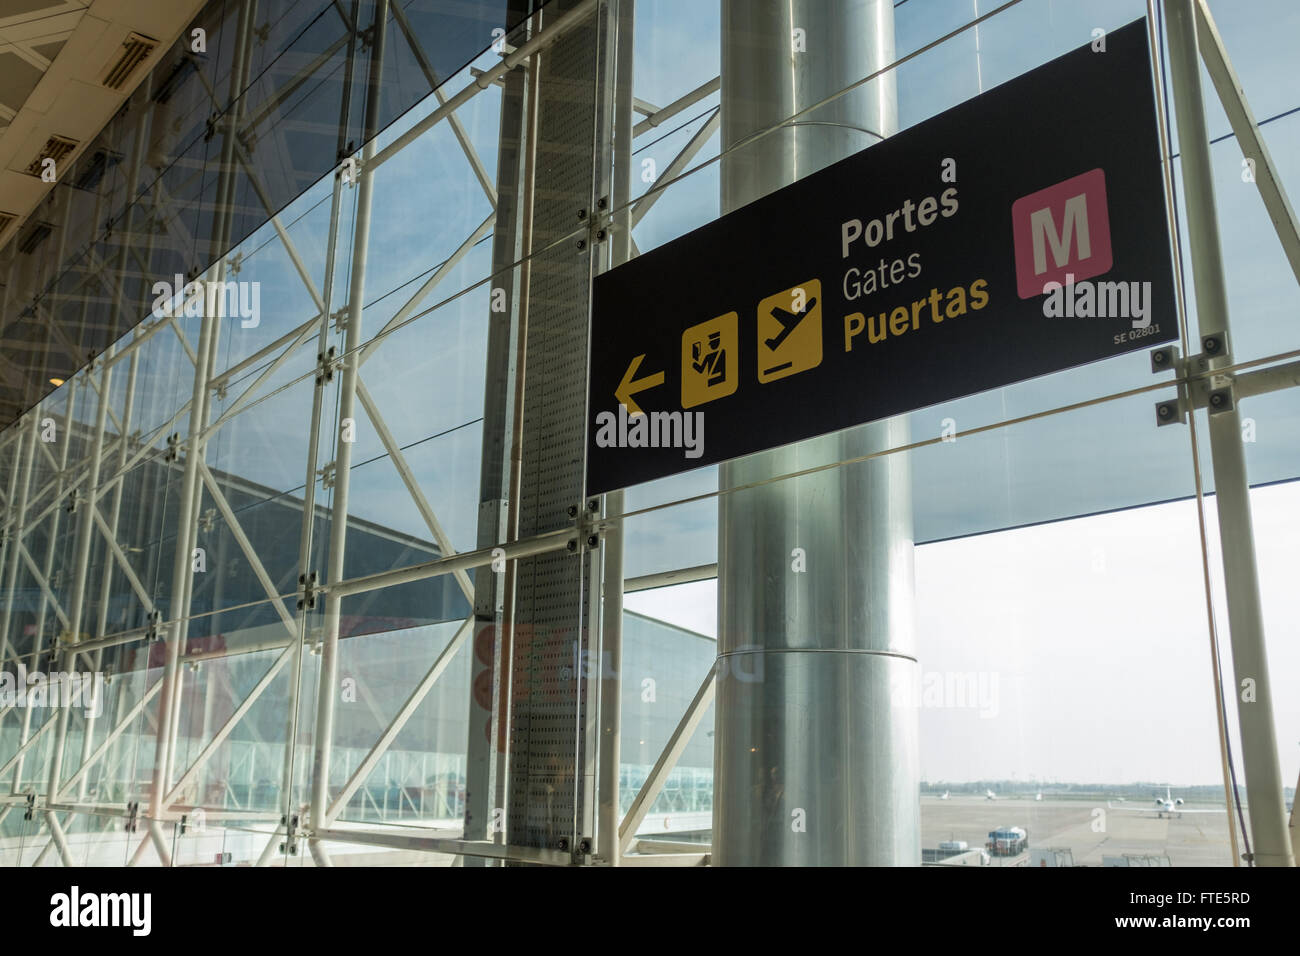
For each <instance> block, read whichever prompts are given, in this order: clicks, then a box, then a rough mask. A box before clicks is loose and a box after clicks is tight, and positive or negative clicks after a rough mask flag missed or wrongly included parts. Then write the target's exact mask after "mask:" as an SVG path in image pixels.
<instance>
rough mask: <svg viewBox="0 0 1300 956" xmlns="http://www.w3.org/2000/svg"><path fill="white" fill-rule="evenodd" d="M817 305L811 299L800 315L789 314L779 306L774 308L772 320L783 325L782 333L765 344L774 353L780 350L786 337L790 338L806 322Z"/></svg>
mask: <svg viewBox="0 0 1300 956" xmlns="http://www.w3.org/2000/svg"><path fill="white" fill-rule="evenodd" d="M816 304H817V300H816V299H809V300H808V302H807V304H806V305H805V307H804V310H803V311H802V312H800V313H798V314H796V313H794V312H787V311H786V310H785V309H783V308H781V307H780V306H779V305H778V306H774V307H773V308H772V311H771V312H770V313H769V314H770V315H771V316H772V318H774V319H776V321H777V322H779V323H780V324H781V331H780V332H778V333H777V334H776V335H774V336H772V337H771V338H769V339H768V340H767V341H765V342H764V343H763V344H764V345H766V346H767V347H768V348H769V349H771V350H772V351H773V352H775V351H776V350H777V349H779V348H780V347H781V343H782V342H784V341H785V340H786V336H788V335H789V334H790V333H791V332H793V331H794V330H795V329H796V328H797V327H798V326H799V323H800V322H802V321H803V320H804V317H805V316H807V315H808V314H809V313H810V312H812V310H813V306H815V305H816Z"/></svg>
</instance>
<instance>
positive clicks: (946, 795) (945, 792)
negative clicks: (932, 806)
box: [939, 790, 948, 800]
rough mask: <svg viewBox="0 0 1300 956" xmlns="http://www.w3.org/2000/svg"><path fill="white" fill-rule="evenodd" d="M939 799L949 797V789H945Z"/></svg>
mask: <svg viewBox="0 0 1300 956" xmlns="http://www.w3.org/2000/svg"><path fill="white" fill-rule="evenodd" d="M939 799H940V800H947V799H948V791H947V790H945V791H944V792H943V796H941V797H940V798H939Z"/></svg>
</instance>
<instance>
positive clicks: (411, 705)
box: [325, 617, 474, 826]
mask: <svg viewBox="0 0 1300 956" xmlns="http://www.w3.org/2000/svg"><path fill="white" fill-rule="evenodd" d="M473 623H474V618H472V617H471V618H469V620H467V621H465V622H464V623H462V624H461V626H460V627H459V628H458V629H457V630H456V633H455V634H454V635H452V638H451V640H450V641H448V642H447V646H446V647H444V648H443V649H442V653H441V654H439V655H438V659H437V660H435V661H434V662H433V666H432V667H430V668H429V670H428V672H427V673H426V674H425V675H424V678H423V679H422V680H421V681H420V683H419V684H417V685H416V687H415V690H413V691H411V695H410V696H409V697H407V698H406V703H404V704H403V705H402V709H401V710H399V711H398V712H397V714H396V715H395V716H394V717H393V719H392V721H390V722H389V724H388V726H387V727H386V728H385V729H384V732H383V733H382V734H381V735H380V736H379V739H378V740H377V741H375V745H374V746H373V747H371V748H370V752H369V753H368V754H366V756H365V759H363V760H362V761H361V763H360V764H358V765H357V769H356V770H354V771H353V772H352V776H351V777H349V778H348V782H347V783H346V784H344V785H343V789H342V790H340V791H339V795H338V796H337V797H335V798H334V800H333V802H332V803H330V805H329V809H328V810H326V811H325V825H326V826H329V825H331V824H332V823H333V822H334V819H335V817H337V816H338V815H339V813H340V812H341V811H342V810H343V808H344V807H346V806H347V805H348V801H349V800H351V799H352V795H353V794H355V793H356V792H357V789H358V788H359V787H360V786H361V785H362V784H363V783H365V782H366V778H367V777H369V776H370V774H371V772H372V771H373V770H374V769H375V765H376V764H377V763H379V759H380V758H381V757H383V755H384V754H385V753H387V752H388V748H389V747H391V746H392V744H393V741H394V740H396V739H397V735H398V734H399V733H401V732H402V728H403V727H405V726H406V722H407V721H408V720H410V719H411V716H412V715H413V714H414V713H415V711H416V709H417V708H418V707H419V706H420V704H421V702H423V700H424V698H425V697H426V696H428V693H429V691H430V690H432V689H433V685H434V684H436V683H437V682H438V678H439V677H441V676H442V672H443V671H445V670H446V669H447V665H448V664H450V663H451V661H452V658H454V657H455V656H456V652H457V651H459V650H460V648H461V645H463V644H464V643H465V638H466V637H467V636H468V635H469V632H470V630H471V629H472V625H473Z"/></svg>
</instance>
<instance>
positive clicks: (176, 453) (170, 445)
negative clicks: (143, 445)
mask: <svg viewBox="0 0 1300 956" xmlns="http://www.w3.org/2000/svg"><path fill="white" fill-rule="evenodd" d="M180 454H181V434H180V432H172V433H171V434H170V435H168V436H167V451H165V452H164V453H163V461H175V460H176V459H177V458H179V457H180Z"/></svg>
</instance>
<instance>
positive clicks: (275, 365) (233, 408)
mask: <svg viewBox="0 0 1300 956" xmlns="http://www.w3.org/2000/svg"><path fill="white" fill-rule="evenodd" d="M319 328H320V316H317V317H316V318H315V319H313V320H312V321H311V322H308V323H307V324H305V325H303V326H301V327H300V328H299V330H298V335H297V337H296V338H294V340H293V341H292V342H290V343H289V345H288V346H287V347H286V348H285V350H284V351H283V352H281V353H280V354H279V355H277V356H276V357H275V361H273V362H272V363H271V364H270V365H268V366H267V367H266V368H264V369H262V371H261V373H260V374H259V375H258V376H257V378H255V379H253V382H252V384H251V385H249V386H248V388H246V389H244V391H243V392H241V393H240V394H239V397H238V398H236V399H235V400H234V401H233V402H231V403H230V404H229V405H228V406H226V410H225V411H223V412H222V413H221V415H220V417H218V418H217V420H216V421H214V422H213V423H212V424H211V425H209V426H208V427H207V428H206V429H204V431H203V435H202V436H201V437H200V438H199V444H201V445H206V444H207V442H208V439H210V438H211V437H212V436H213V435H214V434H216V432H217V429H218V428H220V427H221V426H222V425H224V424H225V423H226V422H228V421H230V419H232V418H234V417H235V415H237V414H239V411H240V409H242V408H243V407H244V406H245V405H247V404H248V403H249V402H250V401H251V400H252V398H253V396H254V395H256V394H257V390H258V389H259V388H261V387H262V383H263V382H265V381H266V380H267V379H268V378H270V377H271V376H272V375H274V374H275V373H276V372H278V371H279V370H280V369H281V367H282V366H283V365H284V363H285V362H287V361H289V359H290V358H292V357H293V355H294V354H295V353H296V352H297V351H298V349H299V347H300V346H301V345H302V344H303V343H304V342H306V341H307V340H308V339H310V338H311V337H312V336H313V335H314V334H315V333H316V332H318V331H319Z"/></svg>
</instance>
